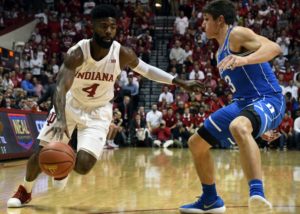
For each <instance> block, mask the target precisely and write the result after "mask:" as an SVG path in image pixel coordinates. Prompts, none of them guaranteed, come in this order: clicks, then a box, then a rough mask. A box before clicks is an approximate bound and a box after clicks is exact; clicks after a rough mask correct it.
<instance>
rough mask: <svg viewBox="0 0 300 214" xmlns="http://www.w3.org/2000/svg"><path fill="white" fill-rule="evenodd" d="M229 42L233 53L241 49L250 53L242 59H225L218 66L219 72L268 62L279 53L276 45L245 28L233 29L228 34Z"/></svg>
mask: <svg viewBox="0 0 300 214" xmlns="http://www.w3.org/2000/svg"><path fill="white" fill-rule="evenodd" d="M229 41H230V47H231V48H232V47H233V51H236V52H238V51H240V50H241V49H246V50H248V51H252V53H251V54H249V55H248V56H244V57H242V56H237V55H229V56H227V57H225V58H224V59H223V60H222V61H221V62H220V63H219V64H218V68H219V69H220V70H226V69H234V68H235V67H240V66H243V65H249V64H259V63H264V62H268V61H270V60H272V59H273V58H274V57H276V56H277V55H279V54H280V53H281V49H280V46H279V45H278V44H277V43H275V42H272V41H271V40H269V39H267V38H266V37H263V36H260V35H258V34H256V33H254V32H253V31H252V30H251V29H249V28H245V27H235V28H234V29H233V30H232V32H231V34H230V38H229Z"/></svg>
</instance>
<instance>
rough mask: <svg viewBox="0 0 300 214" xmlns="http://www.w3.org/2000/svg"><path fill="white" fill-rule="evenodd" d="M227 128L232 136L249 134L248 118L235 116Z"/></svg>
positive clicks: (249, 123)
mask: <svg viewBox="0 0 300 214" xmlns="http://www.w3.org/2000/svg"><path fill="white" fill-rule="evenodd" d="M229 130H230V132H231V134H232V135H233V136H234V137H235V136H238V137H244V136H248V135H251V133H252V125H251V122H250V120H249V119H248V118H246V117H237V118H236V119H234V120H233V121H232V122H231V123H230V125H229Z"/></svg>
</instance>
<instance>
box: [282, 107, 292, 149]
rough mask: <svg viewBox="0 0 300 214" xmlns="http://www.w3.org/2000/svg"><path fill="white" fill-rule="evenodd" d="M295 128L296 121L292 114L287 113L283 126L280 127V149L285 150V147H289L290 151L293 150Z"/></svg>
mask: <svg viewBox="0 0 300 214" xmlns="http://www.w3.org/2000/svg"><path fill="white" fill-rule="evenodd" d="M293 127H294V120H293V118H292V117H291V113H290V112H289V111H287V112H286V113H285V115H284V118H283V120H282V122H281V124H280V125H279V132H280V133H281V136H280V149H283V148H284V147H285V145H287V147H288V148H289V149H291V148H293V146H294V145H293V144H294V143H293Z"/></svg>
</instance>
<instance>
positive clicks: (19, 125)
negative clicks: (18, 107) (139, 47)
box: [8, 114, 33, 150]
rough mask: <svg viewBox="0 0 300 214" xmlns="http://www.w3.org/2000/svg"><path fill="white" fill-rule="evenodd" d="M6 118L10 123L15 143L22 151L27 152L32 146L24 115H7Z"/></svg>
mask: <svg viewBox="0 0 300 214" xmlns="http://www.w3.org/2000/svg"><path fill="white" fill-rule="evenodd" d="M8 118H9V121H10V123H11V127H13V131H14V135H15V138H16V141H17V143H18V144H19V145H20V146H21V147H23V148H24V149H26V150H29V149H30V148H31V147H32V145H33V138H32V135H31V131H30V127H29V125H28V121H27V117H26V115H25V114H8Z"/></svg>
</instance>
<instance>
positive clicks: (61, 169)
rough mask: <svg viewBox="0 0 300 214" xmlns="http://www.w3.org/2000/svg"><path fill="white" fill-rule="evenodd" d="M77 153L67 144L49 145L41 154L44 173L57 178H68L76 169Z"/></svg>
mask: <svg viewBox="0 0 300 214" xmlns="http://www.w3.org/2000/svg"><path fill="white" fill-rule="evenodd" d="M75 160H76V156H75V152H74V151H73V149H72V148H71V147H70V146H68V145H67V144H64V143H60V142H56V143H49V144H48V145H46V146H45V147H44V148H43V149H42V150H41V152H40V155H39V164H40V167H41V169H42V171H43V172H44V173H46V174H47V175H49V176H52V177H55V178H63V177H66V176H67V175H68V174H69V173H70V172H71V171H72V169H73V168H74V165H75Z"/></svg>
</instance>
